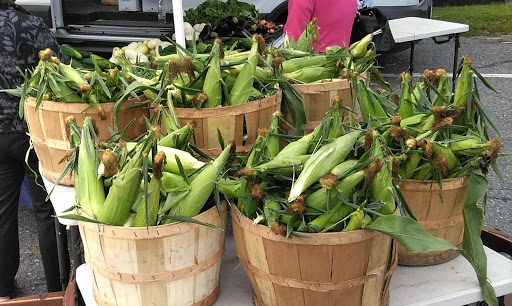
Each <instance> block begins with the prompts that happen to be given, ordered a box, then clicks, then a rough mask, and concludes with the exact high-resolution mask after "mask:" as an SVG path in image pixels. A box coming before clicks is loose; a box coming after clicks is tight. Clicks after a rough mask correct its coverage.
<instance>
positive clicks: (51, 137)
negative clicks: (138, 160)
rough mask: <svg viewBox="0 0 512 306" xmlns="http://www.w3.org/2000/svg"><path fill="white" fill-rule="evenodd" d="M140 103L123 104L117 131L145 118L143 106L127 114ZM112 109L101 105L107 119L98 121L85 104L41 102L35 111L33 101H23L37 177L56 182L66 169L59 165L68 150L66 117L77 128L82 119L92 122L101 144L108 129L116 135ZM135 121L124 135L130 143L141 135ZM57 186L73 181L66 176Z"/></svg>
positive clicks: (96, 114) (95, 114)
mask: <svg viewBox="0 0 512 306" xmlns="http://www.w3.org/2000/svg"><path fill="white" fill-rule="evenodd" d="M144 100H145V97H144V96H141V97H140V100H137V99H129V100H126V101H124V102H123V105H122V106H121V109H122V110H121V112H120V118H119V120H120V126H121V127H123V128H124V127H125V126H127V125H128V123H129V122H130V121H131V120H132V119H134V118H135V119H137V120H141V119H142V118H143V116H146V117H148V116H149V110H148V109H147V108H145V107H144V106H140V107H137V108H135V109H130V110H127V109H128V108H130V107H132V106H134V105H135V104H136V103H140V102H142V101H144ZM114 105H115V102H108V103H102V104H101V106H102V107H103V110H104V111H105V114H106V115H107V119H106V120H101V119H100V117H99V115H98V112H97V110H96V108H94V107H91V105H90V104H87V103H62V102H54V101H48V100H43V101H41V104H40V105H39V108H38V109H37V110H36V99H35V98H32V97H27V98H26V100H25V117H26V121H27V125H28V130H29V133H30V138H31V140H32V143H33V145H34V149H35V151H36V154H37V157H38V158H39V161H40V162H41V174H42V175H43V176H44V177H45V178H47V179H48V180H50V181H51V182H56V181H57V179H58V178H59V176H60V174H61V173H62V171H63V170H64V168H65V167H66V161H63V162H61V161H62V160H63V158H64V157H65V156H66V154H67V153H68V151H69V149H70V146H69V127H68V126H67V124H66V122H65V120H66V118H67V117H68V116H74V117H75V118H76V122H77V124H78V125H80V126H81V124H82V121H83V120H84V119H85V117H86V116H89V117H91V118H93V119H94V120H95V121H96V125H97V127H98V130H99V135H98V139H99V140H100V141H102V140H105V139H107V138H110V131H109V128H111V129H112V130H114V131H118V129H117V127H116V125H115V123H114ZM137 120H136V121H135V123H134V124H132V125H131V126H130V128H129V129H128V130H127V132H126V135H127V136H128V137H129V138H131V139H133V138H135V137H137V136H139V135H141V134H142V133H143V131H141V127H140V124H138V123H139V122H138V121H137ZM60 184H62V185H73V180H72V179H70V178H69V175H66V176H65V177H64V178H63V179H62V180H61V181H60Z"/></svg>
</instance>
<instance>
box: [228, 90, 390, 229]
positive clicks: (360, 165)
mask: <svg viewBox="0 0 512 306" xmlns="http://www.w3.org/2000/svg"><path fill="white" fill-rule="evenodd" d="M339 108H340V100H339V98H338V97H334V98H333V101H332V107H331V110H330V111H329V113H328V115H327V116H326V117H325V118H324V120H323V121H322V122H321V124H320V125H319V126H318V127H317V128H316V129H315V130H314V131H313V132H312V133H311V134H308V135H305V136H303V137H302V138H300V139H298V140H296V141H294V142H291V143H289V144H288V145H286V146H285V147H284V148H283V149H282V150H279V142H278V140H279V139H278V137H279V136H278V135H277V134H278V126H279V120H280V117H281V114H280V113H275V114H274V116H273V119H272V121H271V124H270V127H269V129H268V130H265V129H262V130H261V132H260V135H259V137H258V139H257V140H256V142H255V144H254V146H253V148H252V150H251V152H250V153H249V155H248V156H247V157H246V158H245V159H243V161H242V164H241V167H242V166H243V167H242V168H241V169H239V170H238V171H237V172H236V173H235V174H234V175H233V178H231V179H227V180H222V181H220V182H219V184H220V189H221V191H222V192H223V193H224V195H225V196H226V197H228V198H231V199H233V200H235V201H236V202H237V207H238V209H239V210H240V211H241V212H242V213H243V214H244V215H246V216H247V217H249V218H252V219H254V222H255V223H264V224H266V225H268V226H269V227H271V228H272V231H273V232H274V233H276V234H282V235H290V233H292V232H326V231H348V230H355V229H360V228H364V227H365V226H367V225H368V224H370V223H371V222H372V221H373V220H374V219H375V218H377V217H378V216H382V215H388V214H392V213H393V212H394V211H395V208H396V205H395V197H394V195H393V183H392V180H391V162H390V160H389V159H388V158H387V148H386V146H385V143H384V142H383V141H382V137H380V136H379V135H374V136H373V137H371V139H370V140H371V141H370V142H368V143H367V145H368V146H367V147H366V148H365V147H364V146H363V145H361V144H360V143H359V140H360V138H361V136H363V134H364V133H363V132H361V131H360V130H359V129H350V128H347V129H346V130H345V128H344V127H343V126H342V125H341V121H340V118H339V111H340V109H339ZM363 139H364V136H363Z"/></svg>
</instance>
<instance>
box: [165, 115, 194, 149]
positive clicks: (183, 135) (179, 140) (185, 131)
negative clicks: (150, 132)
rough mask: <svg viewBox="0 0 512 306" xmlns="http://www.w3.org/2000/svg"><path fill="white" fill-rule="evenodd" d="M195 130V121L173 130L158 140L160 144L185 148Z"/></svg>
mask: <svg viewBox="0 0 512 306" xmlns="http://www.w3.org/2000/svg"><path fill="white" fill-rule="evenodd" d="M193 131H194V125H193V123H191V122H190V123H187V124H186V125H185V126H184V127H182V128H180V129H178V130H175V131H172V132H170V133H168V134H167V135H165V137H164V138H162V139H160V140H159V141H158V145H160V146H164V147H169V148H175V149H180V150H183V149H185V146H186V145H187V144H188V141H189V139H190V135H191V134H192V132H193Z"/></svg>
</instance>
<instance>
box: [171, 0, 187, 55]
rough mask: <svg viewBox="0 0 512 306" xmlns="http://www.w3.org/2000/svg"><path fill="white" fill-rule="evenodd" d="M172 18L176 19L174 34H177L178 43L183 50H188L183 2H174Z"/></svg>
mask: <svg viewBox="0 0 512 306" xmlns="http://www.w3.org/2000/svg"><path fill="white" fill-rule="evenodd" d="M172 16H173V17H174V33H176V42H177V43H178V44H179V45H180V46H182V47H183V48H186V45H185V29H184V27H183V3H182V0H172Z"/></svg>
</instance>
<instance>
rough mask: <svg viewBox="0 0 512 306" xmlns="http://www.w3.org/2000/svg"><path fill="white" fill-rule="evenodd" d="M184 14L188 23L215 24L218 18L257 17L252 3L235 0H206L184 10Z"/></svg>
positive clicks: (249, 19) (244, 18)
mask: <svg viewBox="0 0 512 306" xmlns="http://www.w3.org/2000/svg"><path fill="white" fill-rule="evenodd" d="M185 15H186V16H185V21H187V22H189V23H190V24H197V23H210V24H212V25H217V24H218V23H219V21H220V19H222V18H225V17H231V16H232V17H236V18H238V19H239V20H246V21H249V22H250V21H253V20H254V19H256V18H258V11H257V10H256V7H255V6H254V5H252V4H249V3H246V2H240V1H237V0H227V1H226V2H223V1H220V0H206V1H205V2H203V3H201V4H200V5H199V6H197V8H195V9H194V8H191V9H188V10H185Z"/></svg>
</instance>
